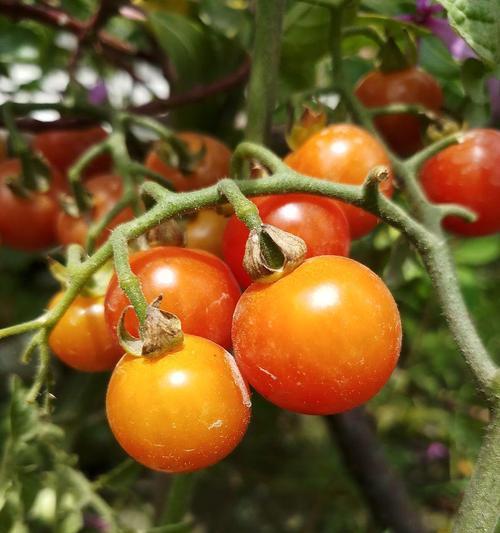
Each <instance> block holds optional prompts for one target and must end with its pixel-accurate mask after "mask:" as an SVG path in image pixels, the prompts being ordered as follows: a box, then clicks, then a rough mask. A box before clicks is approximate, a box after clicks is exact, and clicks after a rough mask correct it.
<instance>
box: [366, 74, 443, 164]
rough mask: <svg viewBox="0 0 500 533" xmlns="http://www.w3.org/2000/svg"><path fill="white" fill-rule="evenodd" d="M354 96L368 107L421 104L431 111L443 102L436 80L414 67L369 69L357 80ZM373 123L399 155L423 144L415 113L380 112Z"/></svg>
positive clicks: (405, 154) (410, 151)
mask: <svg viewBox="0 0 500 533" xmlns="http://www.w3.org/2000/svg"><path fill="white" fill-rule="evenodd" d="M356 96H357V97H358V98H359V99H360V100H361V102H362V103H363V104H364V105H365V106H367V107H382V106H386V105H390V104H420V105H422V106H424V107H426V108H427V109H430V110H431V111H439V110H440V109H441V106H442V105H443V91H442V90H441V87H440V86H439V84H438V82H437V81H436V80H435V79H434V78H433V77H432V76H431V75H430V74H427V72H425V71H423V70H421V69H419V68H417V67H410V68H406V69H403V70H396V71H393V72H381V71H379V70H375V71H372V72H369V73H368V74H367V75H366V76H364V77H363V78H362V79H361V80H360V81H359V82H358V85H357V87H356ZM375 125H376V126H377V129H378V130H379V131H380V133H381V134H382V135H383V137H384V138H385V139H386V141H387V142H388V144H389V146H390V147H391V148H392V149H393V150H395V151H396V152H397V153H398V154H400V155H402V156H408V155H411V154H414V153H415V152H417V151H418V150H419V149H420V148H422V124H421V120H420V119H419V118H418V117H417V116H415V115H412V114H410V113H401V114H398V115H386V116H379V117H377V118H376V119H375Z"/></svg>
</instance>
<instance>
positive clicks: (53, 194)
mask: <svg viewBox="0 0 500 533" xmlns="http://www.w3.org/2000/svg"><path fill="white" fill-rule="evenodd" d="M21 172H22V165H21V162H20V161H19V159H8V160H7V161H4V162H3V163H0V243H1V244H5V245H7V246H10V247H11V248H15V249H18V250H26V251H37V250H43V249H44V248H47V247H49V246H52V245H53V244H55V242H56V235H55V223H56V218H57V214H58V212H59V205H58V202H57V194H58V192H59V190H60V186H61V184H62V177H61V176H60V175H59V173H58V172H57V171H56V170H54V169H51V173H52V183H51V186H50V189H49V191H48V192H46V193H41V192H28V196H27V197H23V196H18V195H16V194H15V193H14V192H13V191H12V190H11V189H10V187H9V186H8V184H7V182H8V179H9V178H13V177H16V176H18V175H19V174H20V173H21Z"/></svg>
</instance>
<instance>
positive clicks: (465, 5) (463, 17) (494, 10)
mask: <svg viewBox="0 0 500 533" xmlns="http://www.w3.org/2000/svg"><path fill="white" fill-rule="evenodd" d="M438 2H439V3H440V4H441V5H443V6H444V7H445V8H446V10H447V11H448V20H449V21H450V24H451V25H452V26H453V28H455V29H456V30H457V32H458V33H459V34H460V36H461V37H463V39H465V41H466V42H467V44H468V45H469V46H470V47H471V48H472V49H473V50H474V52H476V53H477V55H478V56H479V57H480V58H481V59H483V60H484V61H485V62H486V63H488V64H489V65H491V66H492V67H498V64H499V63H500V3H499V2H498V0H438Z"/></svg>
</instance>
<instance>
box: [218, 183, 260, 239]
mask: <svg viewBox="0 0 500 533" xmlns="http://www.w3.org/2000/svg"><path fill="white" fill-rule="evenodd" d="M218 187H219V191H220V193H221V194H222V195H223V196H225V197H226V199H227V201H228V202H229V203H230V204H231V206H232V207H233V209H234V213H235V215H236V216H237V217H238V218H239V219H240V220H241V221H242V222H243V223H244V224H245V226H246V227H247V228H248V229H249V230H253V229H258V228H260V227H261V226H262V220H261V218H260V215H259V210H258V209H257V206H256V205H255V204H254V203H253V202H252V201H251V200H249V199H248V198H247V197H246V196H245V195H244V194H243V193H242V192H241V191H240V189H239V187H238V186H237V185H236V183H235V182H234V181H233V180H230V179H224V180H221V181H219V183H218Z"/></svg>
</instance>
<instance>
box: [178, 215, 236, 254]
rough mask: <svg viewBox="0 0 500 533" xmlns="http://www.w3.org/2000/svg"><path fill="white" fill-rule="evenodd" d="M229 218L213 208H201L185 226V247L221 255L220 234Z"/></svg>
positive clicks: (222, 233)
mask: <svg viewBox="0 0 500 533" xmlns="http://www.w3.org/2000/svg"><path fill="white" fill-rule="evenodd" d="M228 220H229V219H228V218H227V217H225V216H224V215H221V214H220V213H217V211H215V210H214V209H202V210H201V211H199V212H198V213H197V214H196V216H195V218H193V219H191V220H189V222H188V223H187V226H186V233H185V236H186V247H187V248H198V249H199V250H205V252H210V253H212V254H214V255H217V256H218V257H222V236H223V235H224V229H225V228H226V225H227V221H228Z"/></svg>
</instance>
